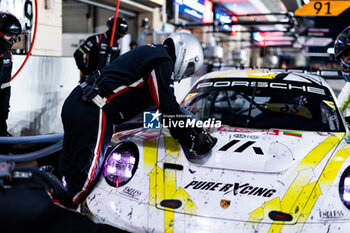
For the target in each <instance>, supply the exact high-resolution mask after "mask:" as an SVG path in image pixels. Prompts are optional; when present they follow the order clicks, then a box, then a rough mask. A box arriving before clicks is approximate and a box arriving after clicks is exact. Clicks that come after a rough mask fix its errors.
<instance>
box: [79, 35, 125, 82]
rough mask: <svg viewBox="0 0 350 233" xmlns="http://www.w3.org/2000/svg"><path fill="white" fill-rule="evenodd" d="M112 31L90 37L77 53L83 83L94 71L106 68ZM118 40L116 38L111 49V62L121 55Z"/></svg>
mask: <svg viewBox="0 0 350 233" xmlns="http://www.w3.org/2000/svg"><path fill="white" fill-rule="evenodd" d="M110 34H111V32H110V31H107V32H105V33H103V34H97V35H93V36H90V37H89V38H87V39H86V41H85V42H84V43H83V44H82V45H81V46H80V47H79V48H78V49H77V50H76V51H75V53H74V58H75V62H76V64H77V66H78V68H79V69H80V71H81V73H82V79H83V80H81V81H84V79H85V78H86V77H88V76H89V75H91V74H92V73H93V72H94V71H96V70H100V69H102V68H103V67H105V66H106V61H107V52H109V51H108V46H109V42H110V38H111V37H110ZM117 40H118V38H116V37H115V38H114V43H113V46H112V48H111V51H110V53H111V60H110V61H113V60H114V59H116V58H117V57H118V56H119V54H120V49H119V44H118V42H117Z"/></svg>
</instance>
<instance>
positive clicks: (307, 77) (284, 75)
mask: <svg viewBox="0 0 350 233" xmlns="http://www.w3.org/2000/svg"><path fill="white" fill-rule="evenodd" d="M277 75H279V76H278V77H279V80H284V81H298V82H303V83H310V84H311V83H313V84H316V85H320V86H324V87H326V88H328V89H330V90H332V88H331V87H330V85H329V84H328V83H327V82H326V81H325V80H324V79H323V78H322V77H321V76H317V75H312V74H305V73H297V72H273V71H269V70H234V69H232V70H221V71H214V72H210V73H208V74H205V75H203V76H202V77H201V78H200V79H199V80H198V81H202V80H208V79H212V78H215V79H217V78H233V79H234V78H247V79H248V78H259V79H262V80H264V79H265V80H271V79H275V78H276V76H277Z"/></svg>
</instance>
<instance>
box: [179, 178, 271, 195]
mask: <svg viewBox="0 0 350 233" xmlns="http://www.w3.org/2000/svg"><path fill="white" fill-rule="evenodd" d="M188 188H189V189H193V190H208V191H217V192H222V193H224V194H228V193H233V195H234V196H236V195H238V194H240V195H252V196H263V197H271V196H272V195H273V194H274V193H275V192H276V190H275V189H268V188H263V187H257V186H252V185H250V184H249V183H246V184H242V185H241V184H239V183H234V184H229V183H227V184H224V183H220V182H209V181H196V180H193V181H191V182H190V183H189V184H187V185H186V186H185V189H188Z"/></svg>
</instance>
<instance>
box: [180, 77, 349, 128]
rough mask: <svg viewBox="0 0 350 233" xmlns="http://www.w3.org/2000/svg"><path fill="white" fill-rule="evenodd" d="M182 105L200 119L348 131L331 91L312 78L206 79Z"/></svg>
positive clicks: (262, 126) (243, 124)
mask: <svg viewBox="0 0 350 233" xmlns="http://www.w3.org/2000/svg"><path fill="white" fill-rule="evenodd" d="M182 106H183V107H185V108H187V109H188V110H190V111H191V112H192V113H193V114H194V115H195V116H196V117H197V118H198V119H201V120H206V119H208V118H215V119H216V120H221V123H222V124H224V125H229V126H234V127H250V128H262V129H270V128H281V129H295V130H308V131H327V132H342V131H345V129H344V125H343V122H342V120H341V117H340V115H339V111H338V110H337V109H336V107H335V104H334V99H333V97H332V95H331V93H330V91H329V90H328V89H327V88H325V87H323V86H320V85H318V84H315V83H311V82H310V83H303V82H293V81H288V82H286V81H276V80H274V79H271V81H266V80H263V81H261V80H256V79H255V80H254V79H252V80H250V79H249V80H248V81H247V79H229V78H224V79H223V78H221V79H217V80H215V79H207V80H203V81H202V82H199V83H197V84H196V85H195V86H194V88H193V89H192V90H191V91H190V93H189V94H188V95H187V97H186V98H185V100H184V101H183V103H182Z"/></svg>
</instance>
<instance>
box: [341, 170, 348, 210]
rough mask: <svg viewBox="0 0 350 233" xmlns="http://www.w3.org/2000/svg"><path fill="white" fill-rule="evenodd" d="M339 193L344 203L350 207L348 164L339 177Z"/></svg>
mask: <svg viewBox="0 0 350 233" xmlns="http://www.w3.org/2000/svg"><path fill="white" fill-rule="evenodd" d="M339 195H340V199H341V200H342V202H343V203H344V205H345V206H346V207H347V208H348V209H350V166H349V167H347V168H346V169H345V170H344V172H343V174H342V175H341V177H340V182H339Z"/></svg>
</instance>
